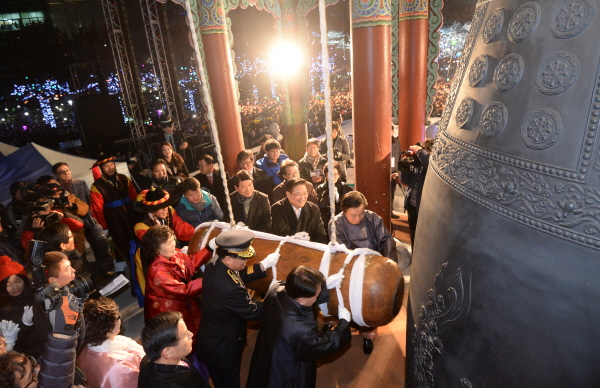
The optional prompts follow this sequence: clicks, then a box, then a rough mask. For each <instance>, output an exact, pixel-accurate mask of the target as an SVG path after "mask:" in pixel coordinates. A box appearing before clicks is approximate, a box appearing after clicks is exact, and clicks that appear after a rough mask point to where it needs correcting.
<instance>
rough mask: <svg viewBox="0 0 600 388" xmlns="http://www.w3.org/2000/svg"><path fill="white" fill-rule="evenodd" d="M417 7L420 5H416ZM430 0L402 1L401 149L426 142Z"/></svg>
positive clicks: (400, 46)
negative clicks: (428, 7)
mask: <svg viewBox="0 0 600 388" xmlns="http://www.w3.org/2000/svg"><path fill="white" fill-rule="evenodd" d="M416 4H418V6H415V5H416ZM427 4H428V2H427V1H423V2H420V4H419V2H415V3H407V2H402V1H401V2H400V13H399V18H400V20H399V23H398V140H399V142H400V146H401V147H402V149H405V150H406V149H408V147H409V146H411V145H413V144H415V143H417V142H420V141H423V140H424V139H425V121H426V119H427V118H426V117H425V115H426V103H427V50H428V47H429V40H428V35H429V21H428V19H427V17H428V15H427V11H428V9H427Z"/></svg>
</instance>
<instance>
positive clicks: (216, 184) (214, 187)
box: [193, 155, 229, 214]
mask: <svg viewBox="0 0 600 388" xmlns="http://www.w3.org/2000/svg"><path fill="white" fill-rule="evenodd" d="M214 163H215V161H214V159H213V157H212V156H210V155H202V156H201V157H200V159H198V169H199V170H200V172H199V173H198V174H196V175H194V176H193V178H196V179H198V182H200V186H201V187H204V188H207V189H208V190H210V193H211V194H212V195H214V196H215V197H216V198H217V201H219V206H221V209H222V210H223V213H225V214H227V201H226V200H225V188H224V187H223V175H222V174H221V171H219V170H215V167H214ZM225 180H226V181H227V182H229V175H228V174H227V173H225Z"/></svg>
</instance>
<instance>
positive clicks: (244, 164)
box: [240, 160, 254, 166]
mask: <svg viewBox="0 0 600 388" xmlns="http://www.w3.org/2000/svg"><path fill="white" fill-rule="evenodd" d="M253 163H254V162H253V161H252V160H249V161H247V162H240V164H241V165H242V166H251V165H252V164H253Z"/></svg>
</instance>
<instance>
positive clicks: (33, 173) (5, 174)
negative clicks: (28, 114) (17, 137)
mask: <svg viewBox="0 0 600 388" xmlns="http://www.w3.org/2000/svg"><path fill="white" fill-rule="evenodd" d="M42 175H52V164H50V162H49V161H48V160H47V159H46V158H45V157H44V156H42V154H40V153H39V152H38V150H37V149H36V148H35V147H34V146H33V144H31V143H30V144H27V145H26V146H24V147H21V148H19V149H18V150H17V151H15V152H13V153H12V154H10V155H8V156H5V157H3V158H2V159H0V202H2V203H3V204H5V205H6V204H7V203H8V202H10V200H11V196H10V185H11V184H12V183H13V182H16V181H27V182H35V181H36V180H37V179H38V178H39V177H40V176H42Z"/></svg>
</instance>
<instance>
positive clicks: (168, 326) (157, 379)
mask: <svg viewBox="0 0 600 388" xmlns="http://www.w3.org/2000/svg"><path fill="white" fill-rule="evenodd" d="M192 338H193V333H191V332H190V331H189V330H188V329H187V326H186V325H185V322H184V321H183V316H182V315H181V313H180V312H179V311H165V312H163V313H160V314H158V315H155V316H153V317H152V318H150V319H149V320H148V321H147V322H146V324H145V325H144V328H143V329H142V346H143V347H144V351H145V352H146V355H145V356H144V358H143V359H142V362H141V364H140V374H139V377H138V386H140V387H145V388H155V387H161V388H172V387H173V388H174V387H177V388H183V387H197V388H209V387H210V385H209V384H208V383H207V382H206V380H204V378H203V377H202V375H201V374H200V373H199V372H198V371H197V370H196V368H194V367H193V365H192V363H191V362H190V361H188V360H187V359H185V357H186V356H187V355H188V354H190V352H191V351H192V343H193V342H194V341H193V339H192ZM182 361H185V364H183V363H182Z"/></svg>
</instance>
